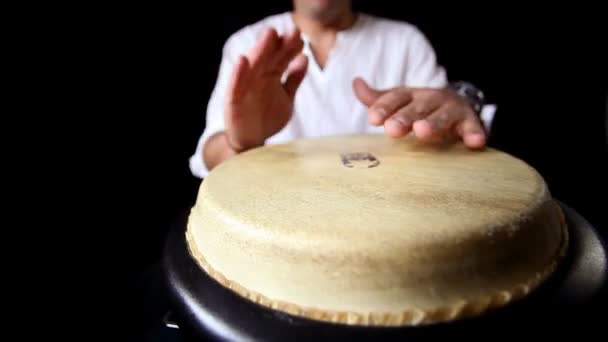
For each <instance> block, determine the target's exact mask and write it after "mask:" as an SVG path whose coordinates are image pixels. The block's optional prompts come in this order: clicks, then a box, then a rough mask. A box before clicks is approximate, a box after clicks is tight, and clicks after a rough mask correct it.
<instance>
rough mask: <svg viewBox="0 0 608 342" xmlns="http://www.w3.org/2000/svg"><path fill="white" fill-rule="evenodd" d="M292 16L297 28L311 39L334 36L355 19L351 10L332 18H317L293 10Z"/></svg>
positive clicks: (349, 25) (348, 26) (350, 24)
mask: <svg viewBox="0 0 608 342" xmlns="http://www.w3.org/2000/svg"><path fill="white" fill-rule="evenodd" d="M292 18H293V21H294V23H295V25H296V26H297V27H298V29H299V30H300V31H301V32H303V33H304V34H306V35H307V36H308V37H309V38H310V39H311V40H313V41H314V40H322V39H323V38H324V37H327V36H335V35H336V33H337V32H339V31H342V30H346V29H348V28H350V27H351V26H352V25H353V24H354V23H355V21H356V15H355V13H353V12H352V11H346V12H344V13H343V14H342V15H340V16H338V17H336V18H333V19H328V20H319V19H316V18H311V17H308V16H306V15H304V14H302V13H299V12H298V11H297V10H295V11H294V12H293V13H292Z"/></svg>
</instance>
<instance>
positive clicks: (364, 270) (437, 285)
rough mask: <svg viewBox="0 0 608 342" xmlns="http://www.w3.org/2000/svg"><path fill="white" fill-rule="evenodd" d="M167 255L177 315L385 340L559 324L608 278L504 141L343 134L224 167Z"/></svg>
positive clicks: (274, 334)
mask: <svg viewBox="0 0 608 342" xmlns="http://www.w3.org/2000/svg"><path fill="white" fill-rule="evenodd" d="M165 267H166V270H167V275H168V281H169V284H170V288H171V289H172V294H173V298H174V303H175V308H176V311H177V312H179V314H180V317H182V319H183V322H184V323H183V324H184V325H187V326H188V327H189V328H190V329H193V330H194V331H199V332H200V333H201V334H203V333H205V334H210V335H212V336H216V337H218V338H220V339H228V340H293V339H313V340H318V339H325V338H329V339H353V338H355V339H359V338H370V339H383V340H385V339H392V338H397V339H402V338H406V337H414V336H415V337H418V336H420V337H422V336H430V335H436V334H451V336H453V337H455V336H456V334H459V333H463V334H470V333H471V331H476V332H479V329H480V327H483V329H489V328H497V329H503V330H504V329H505V328H507V330H505V331H503V332H502V333H501V334H503V333H508V332H509V331H511V332H513V331H517V329H513V328H514V327H515V328H517V327H519V328H523V327H526V326H528V327H529V326H530V324H534V326H536V327H538V326H539V324H541V323H542V322H541V321H544V322H547V321H548V322H551V326H552V329H557V326H556V325H555V324H556V322H557V321H558V320H560V319H561V320H567V321H569V322H572V318H571V317H574V316H578V317H579V318H580V311H579V310H582V309H581V307H580V303H582V302H585V301H590V300H591V299H590V298H593V296H594V295H595V294H596V293H597V291H599V290H600V289H601V287H602V286H603V284H604V283H605V279H606V253H605V248H604V246H603V244H602V243H601V241H600V239H599V237H598V235H597V233H596V232H595V231H594V230H593V228H592V227H591V226H590V225H589V224H588V223H587V222H586V221H585V220H584V219H583V218H582V217H580V216H579V215H578V214H577V213H576V212H575V211H574V210H572V209H571V208H569V207H568V206H566V205H565V204H563V203H561V202H559V201H558V200H557V199H555V198H553V196H552V194H551V192H550V189H549V188H548V186H547V184H546V182H545V181H544V179H543V177H542V176H541V175H540V174H539V173H538V172H537V171H536V170H535V169H534V168H532V167H531V166H530V165H528V164H526V163H525V162H524V161H522V160H520V159H518V158H515V157H513V156H511V155H509V154H507V153H504V152H501V151H498V150H495V149H492V148H486V149H483V150H470V149H467V148H466V147H465V146H464V145H462V144H461V143H457V142H456V143H449V144H447V143H446V144H424V143H421V142H419V141H418V140H416V139H415V138H414V137H411V136H408V137H405V138H401V139H393V138H389V137H386V136H384V135H346V136H331V137H319V138H308V139H299V140H295V141H292V142H289V143H285V144H276V145H269V146H265V147H261V148H257V149H253V150H250V151H247V152H245V153H242V154H240V155H238V156H235V157H233V158H231V159H229V160H227V161H225V162H224V163H222V164H220V165H219V166H218V167H216V168H215V169H214V170H213V171H212V172H211V173H210V174H209V176H208V177H207V178H206V179H205V180H204V181H203V182H202V183H201V186H200V190H199V193H198V197H197V201H196V204H195V206H194V207H193V208H192V209H191V210H190V211H189V212H188V213H187V214H185V216H184V218H183V220H182V221H180V222H179V223H178V224H177V226H176V228H175V229H174V230H172V233H171V235H170V238H169V240H168V242H167V249H166V253H165ZM471 329H474V330H471Z"/></svg>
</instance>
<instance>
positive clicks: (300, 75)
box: [285, 54, 308, 99]
mask: <svg viewBox="0 0 608 342" xmlns="http://www.w3.org/2000/svg"><path fill="white" fill-rule="evenodd" d="M307 67H308V58H307V57H306V55H302V54H301V55H298V57H296V58H295V59H294V60H293V61H292V62H291V63H289V66H288V68H287V79H286V80H285V91H286V92H287V94H288V95H289V97H290V98H292V99H293V98H294V96H295V95H296V91H297V90H298V87H299V86H300V83H302V80H303V79H304V76H306V68H307Z"/></svg>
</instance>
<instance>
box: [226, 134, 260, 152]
mask: <svg viewBox="0 0 608 342" xmlns="http://www.w3.org/2000/svg"><path fill="white" fill-rule="evenodd" d="M224 137H225V139H226V146H227V147H228V149H229V150H230V151H231V152H232V153H233V154H239V153H243V152H246V151H248V150H251V149H254V148H256V147H260V146H263V145H264V142H263V141H262V142H259V143H249V144H243V143H238V142H235V141H234V140H233V139H232V138H231V136H230V135H229V134H228V133H227V132H224Z"/></svg>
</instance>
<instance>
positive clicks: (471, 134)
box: [456, 115, 486, 148]
mask: <svg viewBox="0 0 608 342" xmlns="http://www.w3.org/2000/svg"><path fill="white" fill-rule="evenodd" d="M456 133H457V134H458V135H459V136H460V137H461V138H462V140H463V142H464V144H465V145H466V146H467V147H469V148H482V147H484V146H485V144H486V133H485V131H484V130H483V127H482V126H481V122H479V119H477V117H475V116H474V115H470V116H467V117H466V118H465V119H464V120H462V121H461V122H460V123H458V125H457V126H456Z"/></svg>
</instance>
